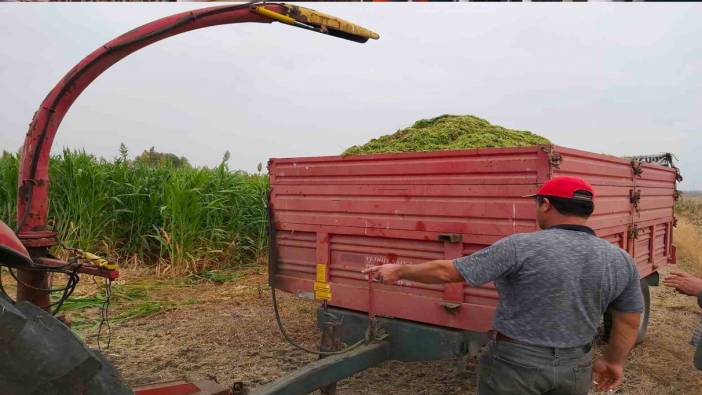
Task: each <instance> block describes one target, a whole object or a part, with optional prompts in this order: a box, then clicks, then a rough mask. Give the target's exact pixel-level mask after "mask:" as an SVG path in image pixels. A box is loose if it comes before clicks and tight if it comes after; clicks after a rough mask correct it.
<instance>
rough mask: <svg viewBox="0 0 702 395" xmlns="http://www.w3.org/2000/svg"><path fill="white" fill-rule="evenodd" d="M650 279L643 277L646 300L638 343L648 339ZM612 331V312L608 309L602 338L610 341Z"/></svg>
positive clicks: (642, 285) (643, 293) (642, 291)
mask: <svg viewBox="0 0 702 395" xmlns="http://www.w3.org/2000/svg"><path fill="white" fill-rule="evenodd" d="M649 287H650V286H649V285H648V281H647V280H646V279H645V278H642V279H641V294H642V295H643V300H644V311H643V313H642V314H641V322H640V323H639V330H638V331H637V332H636V344H637V345H639V344H641V343H643V342H644V340H646V333H647V332H648V323H649V320H650V318H651V291H650V289H649ZM611 332H612V312H611V311H609V310H607V312H605V315H604V328H603V335H602V338H603V340H604V341H605V342H609V338H610V335H611Z"/></svg>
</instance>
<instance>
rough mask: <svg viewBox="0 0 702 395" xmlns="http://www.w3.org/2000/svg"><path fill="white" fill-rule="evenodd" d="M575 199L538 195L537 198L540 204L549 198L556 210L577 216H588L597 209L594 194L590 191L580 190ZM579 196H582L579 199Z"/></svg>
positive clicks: (563, 213)
mask: <svg viewBox="0 0 702 395" xmlns="http://www.w3.org/2000/svg"><path fill="white" fill-rule="evenodd" d="M574 196H575V198H574V199H567V198H561V197H556V196H547V195H537V196H536V200H537V201H538V203H539V206H541V204H542V203H543V202H544V199H545V198H546V199H548V201H549V202H551V205H552V206H553V207H555V209H556V211H558V212H559V213H561V214H562V215H572V216H575V217H581V218H588V217H590V215H592V212H593V211H594V210H595V204H594V203H593V202H592V194H591V193H590V192H588V191H582V190H578V191H576V192H575V194H574ZM578 197H582V198H581V199H578Z"/></svg>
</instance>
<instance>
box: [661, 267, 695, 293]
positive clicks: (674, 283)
mask: <svg viewBox="0 0 702 395" xmlns="http://www.w3.org/2000/svg"><path fill="white" fill-rule="evenodd" d="M663 284H665V285H666V286H668V287H672V288H675V289H677V290H678V292H680V293H682V294H685V295H690V296H697V295H699V294H700V293H702V278H698V277H695V276H693V275H692V274H690V273H685V272H673V273H671V274H670V276H668V277H666V278H665V279H664V280H663Z"/></svg>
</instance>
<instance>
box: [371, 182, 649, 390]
mask: <svg viewBox="0 0 702 395" xmlns="http://www.w3.org/2000/svg"><path fill="white" fill-rule="evenodd" d="M535 197H536V199H537V209H536V210H537V221H538V224H539V227H540V228H542V229H543V230H541V231H539V232H534V233H523V234H514V235H512V236H509V237H506V238H504V239H502V240H500V241H498V242H496V243H495V244H493V245H492V246H490V247H488V248H485V249H483V250H480V251H478V252H476V253H474V254H472V255H469V256H466V257H462V258H458V259H455V260H453V261H451V260H439V261H431V262H426V263H422V264H417V265H382V266H375V267H370V268H368V269H366V270H364V272H365V273H369V274H370V275H371V276H372V277H373V278H374V279H375V280H377V281H383V282H395V281H398V280H401V279H406V280H410V281H417V282H425V283H447V282H456V281H466V282H467V283H468V284H470V285H471V286H474V287H475V286H479V285H482V284H485V283H488V282H491V281H494V282H495V286H496V288H497V290H498V292H499V294H500V300H499V304H498V306H497V310H496V313H495V319H494V323H493V329H494V331H493V332H491V339H492V341H491V342H490V344H489V346H488V349H487V351H486V353H484V354H483V355H482V356H481V361H480V371H479V376H480V378H479V385H478V387H479V388H478V394H480V395H488V394H551V395H558V394H587V392H588V391H589V389H590V386H591V382H592V376H593V373H594V376H595V383H596V385H597V388H598V389H599V390H609V389H613V388H615V387H616V386H618V385H619V384H621V382H622V378H623V373H622V372H623V365H624V362H625V360H626V357H627V355H628V353H629V351H630V350H631V348H632V347H633V346H634V343H635V341H636V335H637V331H638V326H639V320H640V317H641V312H642V311H643V308H644V305H643V297H642V294H641V288H640V282H639V274H638V271H637V269H636V265H635V263H634V261H633V259H632V258H631V256H629V254H627V253H626V251H624V250H622V249H621V248H618V247H616V246H614V245H612V244H610V243H609V242H607V241H606V240H603V239H600V238H598V237H597V236H595V232H594V231H593V230H592V229H590V228H589V227H587V226H585V222H586V220H587V218H588V217H589V216H590V214H592V211H593V209H594V191H593V190H592V187H591V186H590V185H589V184H588V183H587V182H585V181H584V180H582V179H579V178H574V177H557V178H554V179H552V180H551V181H549V182H547V183H546V184H544V186H543V187H542V188H541V189H540V190H539V192H538V193H537V195H535ZM607 308H611V309H612V317H613V325H612V333H611V335H610V343H609V347H608V349H607V352H606V354H605V356H604V357H603V358H602V359H600V360H598V361H596V362H595V363H594V364H593V363H592V354H591V344H592V340H593V337H594V336H595V334H596V332H597V327H598V325H599V322H600V320H601V318H602V315H603V313H604V312H605V310H606V309H607Z"/></svg>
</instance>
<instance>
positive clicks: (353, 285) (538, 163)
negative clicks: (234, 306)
mask: <svg viewBox="0 0 702 395" xmlns="http://www.w3.org/2000/svg"><path fill="white" fill-rule="evenodd" d="M642 169H643V172H642V174H641V175H639V176H636V175H635V174H634V171H633V169H632V167H631V164H630V162H629V161H628V160H625V159H621V158H616V157H613V156H608V155H600V154H593V153H589V152H584V151H579V150H574V149H570V148H564V147H557V146H535V147H526V148H491V149H476V150H461V151H443V152H424V153H405V154H402V153H400V154H373V155H358V156H345V157H340V156H327V157H314V158H286V159H271V160H270V161H269V172H270V175H271V205H272V212H273V217H274V218H273V221H272V223H273V224H274V226H275V227H276V231H277V235H276V238H275V240H273V242H274V243H275V244H276V246H277V249H278V262H277V265H278V266H277V271H276V275H275V276H276V278H275V280H276V283H277V284H278V286H279V287H280V288H281V289H283V290H286V291H289V292H293V293H296V294H301V295H309V294H310V293H311V291H312V281H313V280H314V273H315V267H314V264H315V256H317V254H318V252H317V251H316V243H315V240H316V235H317V234H318V233H319V232H323V233H324V234H325V238H326V239H328V243H329V244H328V251H329V254H328V256H329V260H328V268H329V270H328V276H329V282H330V284H331V288H332V301H331V302H329V304H330V305H333V306H338V307H343V308H348V309H352V310H358V311H369V309H370V310H372V313H373V314H377V315H381V316H388V317H396V318H403V319H408V320H414V321H420V322H425V323H430V324H436V325H442V326H447V327H452V328H461V329H468V330H475V331H486V330H488V329H490V326H491V322H492V317H493V314H494V309H495V306H496V305H497V301H498V295H497V292H496V290H495V288H494V285H492V284H488V285H486V286H483V287H480V288H472V287H468V286H465V285H464V284H447V285H431V284H418V283H411V282H401V283H400V284H397V285H387V284H377V283H373V284H371V285H370V288H369V284H368V281H367V278H366V276H364V275H362V274H361V273H360V270H361V269H362V268H363V267H365V266H367V265H377V264H385V263H390V262H396V263H400V264H415V263H420V262H424V261H428V260H434V259H446V258H455V257H458V256H464V255H468V254H471V253H473V252H475V251H478V250H480V249H481V248H484V247H486V246H489V245H490V244H492V243H494V242H495V241H497V240H499V239H500V238H502V237H505V236H508V235H510V234H513V233H517V232H531V231H535V230H537V226H536V218H535V207H534V201H533V200H532V199H530V198H524V197H523V196H525V195H528V194H531V193H535V192H536V190H538V188H539V186H540V185H542V184H543V183H544V182H545V181H547V180H549V179H551V178H553V177H556V176H562V175H570V176H578V177H582V178H585V179H586V180H587V181H589V182H590V184H591V185H593V187H594V188H595V192H596V195H597V202H596V210H595V212H594V213H593V216H592V217H591V219H590V220H589V223H588V225H590V226H591V227H592V228H593V229H595V231H596V232H597V235H598V236H599V237H602V238H604V239H605V240H608V241H609V242H611V243H613V244H615V245H618V246H620V247H622V248H625V249H628V250H629V252H630V253H632V255H634V256H635V258H636V262H637V265H638V268H639V273H640V275H641V276H642V277H644V276H647V275H649V274H651V273H652V272H654V271H655V270H658V269H659V268H660V267H662V266H665V265H666V264H668V263H669V262H670V261H672V260H674V252H673V251H674V249H673V248H672V247H671V242H672V236H671V235H672V233H671V228H672V222H673V202H674V200H673V193H674V186H675V170H674V169H669V168H666V167H662V166H658V165H650V164H643V165H642ZM631 190H634V191H639V192H640V193H641V199H640V201H639V203H638V207H636V208H635V207H633V206H632V203H631V201H630V191H631ZM633 226H636V227H638V228H640V231H639V234H638V235H637V237H636V238H635V239H632V238H630V237H629V231H630V229H631V228H632V227H633ZM450 233H456V234H458V235H461V236H462V237H463V240H462V241H461V242H458V243H450V242H448V241H440V240H439V235H442V234H450ZM448 301H451V302H453V301H456V302H459V303H460V308H457V309H447V308H444V306H446V303H445V302H448Z"/></svg>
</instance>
